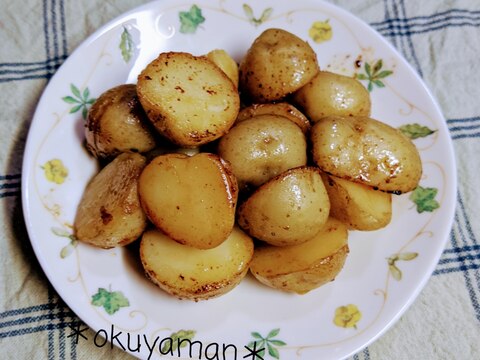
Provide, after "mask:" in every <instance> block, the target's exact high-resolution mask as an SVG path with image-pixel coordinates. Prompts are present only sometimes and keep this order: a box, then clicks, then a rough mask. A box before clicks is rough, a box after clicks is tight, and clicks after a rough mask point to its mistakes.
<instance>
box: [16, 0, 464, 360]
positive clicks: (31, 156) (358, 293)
mask: <svg viewBox="0 0 480 360" xmlns="http://www.w3.org/2000/svg"><path fill="white" fill-rule="evenodd" d="M193 4H196V5H193ZM249 4H250V5H249V6H248V5H244V3H243V2H238V1H221V0H219V1H214V0H210V1H208V0H198V1H195V3H189V2H181V4H180V3H179V2H178V1H173V0H164V1H158V2H152V3H149V4H146V5H145V6H142V7H139V8H137V9H134V10H132V11H130V12H128V13H126V14H125V15H123V16H121V17H119V18H118V19H116V20H114V21H112V22H110V23H109V24H107V25H105V26H104V27H102V28H101V29H100V30H98V31H97V32H96V33H95V34H93V35H92V36H91V37H89V38H88V39H87V40H86V41H85V42H84V43H83V44H82V45H81V46H80V47H79V48H78V49H77V50H76V51H75V52H74V53H73V54H72V55H71V56H70V57H69V58H68V60H67V61H65V63H64V64H63V65H62V67H61V68H60V69H59V70H58V72H57V73H56V74H55V76H54V77H53V78H52V79H51V81H50V82H49V84H48V86H47V88H46V90H45V92H44V94H43V96H42V98H41V100H40V102H39V104H38V108H37V110H36V113H35V117H34V119H33V123H32V126H31V129H30V133H29V137H28V143H27V147H26V152H25V158H24V167H23V179H22V186H23V207H24V212H25V218H26V221H27V227H28V230H29V234H30V238H31V242H32V245H33V248H34V250H35V253H36V255H37V257H38V259H39V261H40V263H41V265H42V267H43V269H44V271H45V273H46V274H47V276H48V278H49V280H50V281H51V283H52V284H53V285H54V287H55V289H56V290H57V291H58V293H59V294H60V296H61V297H62V298H63V299H64V300H65V302H66V303H67V304H68V305H69V306H70V307H71V309H72V310H73V311H74V312H75V313H76V314H77V315H78V316H79V317H80V318H81V319H82V320H83V321H84V322H85V323H86V324H87V325H88V326H90V327H91V328H92V329H94V330H95V331H97V332H98V333H99V335H103V336H105V335H107V338H108V339H109V340H112V338H111V335H112V333H111V330H112V326H113V329H114V333H118V332H119V331H122V334H120V335H119V336H118V337H117V338H116V340H114V341H113V343H114V344H115V345H118V346H120V344H119V343H122V345H123V346H124V347H125V348H127V340H128V335H130V339H131V340H132V343H131V346H130V347H131V348H132V347H133V345H134V344H135V343H136V339H137V337H136V336H137V335H140V341H141V342H142V344H143V346H142V347H141V351H140V352H135V351H133V352H132V353H133V354H134V355H135V356H138V357H142V358H147V357H148V356H149V352H150V351H149V350H148V347H147V344H146V343H145V341H147V342H148V344H149V345H150V346H151V345H152V344H153V343H154V341H155V339H156V343H155V350H154V353H153V355H152V357H151V358H159V357H160V355H159V349H160V350H161V349H163V350H165V351H166V350H168V346H167V345H166V344H167V343H168V342H169V341H170V340H168V338H169V337H171V336H172V334H174V333H176V334H177V336H180V337H185V336H186V337H190V338H192V340H196V341H199V342H201V343H202V344H203V348H202V352H203V353H204V355H205V351H207V352H208V353H209V354H210V355H209V357H210V358H213V355H214V353H215V351H217V350H218V352H219V353H218V354H219V357H218V358H222V352H223V347H224V346H225V347H227V349H226V358H227V359H234V358H237V359H242V358H243V357H244V356H247V355H248V354H249V352H248V350H247V349H246V348H245V346H248V345H249V344H250V347H251V342H252V341H253V340H261V338H264V339H266V340H265V341H266V342H264V343H263V345H264V346H265V345H266V346H267V349H268V350H269V351H267V352H266V353H265V355H264V358H265V359H272V358H280V359H293V358H302V359H320V358H322V359H326V358H329V359H333V358H335V359H336V358H343V357H346V356H349V355H352V354H354V353H355V352H357V351H359V350H360V349H362V348H363V347H365V346H367V345H368V344H369V343H371V342H372V341H374V340H375V339H376V338H377V337H378V336H380V335H381V334H382V333H383V332H384V331H385V330H386V329H387V328H388V327H389V326H391V325H392V324H393V323H394V321H395V320H397V319H398V317H399V316H400V315H401V314H402V313H403V312H404V311H405V310H406V309H407V307H408V306H409V305H410V304H411V302H412V301H413V300H414V298H415V297H416V295H417V294H418V293H419V291H420V290H421V288H422V287H423V286H424V284H425V283H426V281H427V280H428V278H429V276H430V275H431V273H432V271H433V269H434V267H435V265H436V263H437V261H438V259H439V257H440V254H441V252H442V250H443V247H444V244H445V241H446V239H447V237H448V234H449V230H450V227H451V223H452V219H453V211H454V206H455V194H456V190H455V189H456V180H455V176H456V175H455V174H456V172H455V164H454V160H453V150H452V144H451V141H450V138H449V134H448V130H447V127H446V124H445V120H444V118H443V117H442V115H441V113H440V111H439V109H438V106H437V105H436V103H435V102H434V100H433V99H432V97H431V96H430V94H429V92H428V91H427V90H426V88H425V87H424V85H423V83H422V82H421V80H420V79H419V78H418V77H417V76H416V74H415V73H414V71H412V69H411V68H410V67H409V66H408V65H407V63H406V62H405V61H404V60H403V59H402V58H401V56H400V55H399V54H398V53H397V52H396V51H395V50H394V49H393V48H392V47H391V46H390V45H389V44H387V42H386V41H385V40H384V39H382V38H381V37H380V36H379V35H378V34H377V33H376V32H375V31H373V30H372V29H371V28H369V27H368V26H367V25H366V24H364V23H363V22H361V21H359V20H358V19H357V18H355V17H354V16H352V15H350V14H349V13H347V12H345V11H343V10H341V9H339V8H337V7H334V6H332V5H330V4H327V3H323V2H321V1H316V0H312V1H309V0H302V1H295V2H293V1H286V0H284V1H278V0H276V1H273V0H269V1H262V2H261V3H259V2H253V1H250V2H249ZM314 25H315V26H314ZM312 26H313V27H316V28H317V30H316V31H313V33H311V32H310V30H311V28H312ZM270 27H280V28H284V29H286V30H289V31H291V32H293V33H295V34H297V35H298V36H300V37H301V38H303V39H305V40H308V41H309V43H310V44H311V45H312V47H313V48H314V50H315V51H316V52H317V54H318V59H319V62H320V66H321V68H323V69H326V70H331V71H335V72H339V73H342V74H346V75H354V74H364V76H363V77H362V75H359V76H360V78H361V79H363V80H361V81H362V83H363V84H364V85H365V86H366V87H368V84H369V83H370V84H371V85H370V86H371V96H372V102H373V110H372V111H373V114H372V115H373V117H375V118H378V119H381V120H383V121H385V122H387V123H389V124H391V125H393V126H395V127H399V126H402V125H406V124H419V125H421V126H425V127H426V128H428V129H431V130H434V133H432V134H430V135H427V136H424V137H420V138H418V139H416V140H414V142H415V144H416V145H417V146H418V148H419V149H420V153H421V158H422V161H423V167H424V175H423V177H422V180H421V183H420V186H421V187H422V188H423V191H420V192H419V193H418V194H417V195H418V199H419V201H417V203H418V206H417V204H416V203H414V202H413V201H412V200H411V199H410V194H405V195H402V196H397V197H395V200H394V204H393V210H394V216H393V220H392V223H391V224H390V225H389V226H388V227H387V228H385V229H384V230H381V231H376V232H369V233H360V232H351V235H350V240H349V243H350V249H351V253H350V256H349V257H348V260H347V262H346V265H345V268H344V270H343V271H342V272H341V274H340V275H339V276H338V278H337V279H336V281H334V282H333V283H330V284H328V285H326V286H324V287H322V288H320V289H318V290H315V291H312V292H311V293H309V294H307V295H303V296H298V295H292V294H285V293H282V292H278V291H275V290H271V289H269V288H266V287H264V286H261V285H259V284H258V283H256V282H255V280H253V279H252V278H250V277H248V278H247V279H245V280H244V281H243V282H242V283H241V284H240V286H238V287H237V288H236V289H234V290H233V291H231V292H230V293H228V294H227V295H225V296H223V297H220V298H217V299H213V300H209V301H203V302H198V303H195V302H190V301H179V300H176V299H175V298H173V297H170V296H167V295H165V294H164V293H163V292H162V291H161V290H159V289H158V288H156V287H155V286H154V285H152V284H151V283H150V282H148V281H147V280H146V279H145V277H144V276H143V273H142V270H141V267H140V266H139V263H138V260H137V256H136V254H135V253H134V251H131V250H125V249H112V250H100V249H95V248H92V247H90V246H85V245H83V244H76V243H75V242H74V241H72V238H71V237H70V235H71V233H72V230H71V229H72V221H73V218H74V214H75V209H76V206H77V204H78V201H79V199H80V196H81V194H82V191H83V189H84V187H85V185H86V183H87V181H88V180H89V179H90V178H91V176H92V175H93V174H94V173H95V171H96V170H97V166H96V162H95V161H94V160H93V159H92V158H91V157H90V156H89V155H88V154H87V153H86V151H85V150H84V148H83V146H82V141H83V136H84V135H83V123H84V120H83V114H82V113H83V109H84V108H86V107H88V106H90V105H89V103H90V102H91V101H90V102H89V101H88V100H91V99H92V98H95V97H98V96H99V95H100V94H101V93H102V92H103V91H104V90H106V89H108V88H110V87H112V86H114V85H117V84H122V83H129V82H135V81H136V76H137V74H138V73H139V72H140V70H141V69H142V68H143V67H144V66H145V65H146V64H147V63H148V62H149V61H150V60H152V59H153V58H154V57H156V56H157V55H158V53H160V52H162V51H169V50H182V51H189V52H192V53H194V54H204V53H206V52H208V51H209V50H211V49H213V48H223V49H225V50H227V51H228V52H229V53H230V54H231V55H232V56H233V57H234V58H235V59H236V60H240V59H241V57H242V55H243V54H244V53H245V51H246V49H247V48H248V47H249V45H250V44H251V43H252V41H253V39H254V38H255V37H256V36H257V35H258V34H260V33H261V32H262V31H263V30H265V29H266V28H270ZM315 35H318V39H319V40H321V41H320V42H315V41H314V39H313V38H312V36H313V37H315ZM329 35H331V38H330V39H328V38H329ZM122 49H123V51H122ZM379 60H381V62H379ZM367 64H369V66H370V77H371V79H370V80H371V81H370V80H368V79H365V78H366V77H368V76H367V75H366V68H367V67H368V65H367ZM375 64H377V69H376V70H377V71H376V72H374V70H375V69H374V68H375ZM380 65H381V68H380ZM384 71H387V72H384ZM77 90H78V91H77ZM67 96H70V97H67ZM82 103H83V105H82ZM423 130H425V129H423ZM423 135H425V134H423ZM420 210H423V211H422V212H419V211H420ZM398 254H400V255H398ZM342 311H343V313H344V314H343V315H344V318H343V322H342V321H337V322H335V321H334V319H335V318H337V320H339V319H340V318H339V315H338V314H339V313H341V312H342ZM336 314H337V315H336ZM180 330H183V332H179V331H180ZM99 339H100V337H98V338H97V339H96V340H97V344H101V343H102V342H101V341H99ZM80 341H82V339H80ZM89 341H93V339H89ZM161 341H162V343H161V346H159V344H160V342H161ZM228 345H230V346H228ZM199 347H200V343H197V344H194V345H193V346H192V348H191V349H189V346H186V347H182V348H179V349H180V350H179V349H176V350H175V351H174V352H173V356H172V357H173V358H179V357H182V358H189V356H190V355H189V353H188V351H189V350H192V351H193V353H192V355H193V358H195V354H196V353H197V352H198V351H199V350H198V349H199ZM127 350H128V349H127ZM172 351H173V350H172ZM179 351H180V353H178V352H179ZM179 355H180V356H179ZM235 355H236V357H235ZM202 358H205V356H202ZM249 359H253V357H249ZM257 359H259V358H258V357H257Z"/></svg>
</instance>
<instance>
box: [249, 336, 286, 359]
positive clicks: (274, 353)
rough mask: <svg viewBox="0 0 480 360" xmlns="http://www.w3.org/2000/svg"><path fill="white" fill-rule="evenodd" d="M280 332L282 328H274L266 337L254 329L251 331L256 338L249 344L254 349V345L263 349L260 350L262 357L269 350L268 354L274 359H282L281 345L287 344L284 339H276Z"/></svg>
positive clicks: (259, 353)
mask: <svg viewBox="0 0 480 360" xmlns="http://www.w3.org/2000/svg"><path fill="white" fill-rule="evenodd" d="M279 333H280V329H273V330H272V331H270V332H269V333H268V335H267V336H266V337H263V336H262V335H260V333H258V332H256V331H254V332H252V333H251V335H252V337H253V338H254V340H253V341H251V342H250V343H249V344H248V345H247V346H248V347H249V348H250V349H253V348H254V346H255V347H256V349H263V350H261V351H259V352H258V355H260V356H261V357H262V358H264V356H265V352H266V351H267V350H268V355H270V356H271V357H272V358H274V359H280V352H279V351H278V349H277V348H278V347H279V346H285V345H287V344H286V343H285V342H284V341H282V340H278V339H275V337H276V336H277V335H278V334H279Z"/></svg>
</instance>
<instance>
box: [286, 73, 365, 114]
mask: <svg viewBox="0 0 480 360" xmlns="http://www.w3.org/2000/svg"><path fill="white" fill-rule="evenodd" d="M293 101H294V103H295V104H297V105H298V106H299V107H300V108H301V109H302V110H303V112H304V113H305V115H307V117H308V118H309V119H310V120H311V121H312V122H317V121H318V120H320V119H321V118H323V117H325V116H330V115H339V116H370V111H371V102H370V93H369V92H368V90H367V89H365V87H364V86H363V85H362V84H361V83H360V82H359V81H358V80H357V79H354V78H352V77H348V76H344V75H339V74H335V73H332V72H329V71H320V72H319V73H318V74H317V75H316V76H315V77H314V78H313V79H312V80H311V81H310V82H309V83H308V84H306V85H305V86H303V87H302V88H301V89H300V90H298V91H297V92H296V93H295V95H294V96H293Z"/></svg>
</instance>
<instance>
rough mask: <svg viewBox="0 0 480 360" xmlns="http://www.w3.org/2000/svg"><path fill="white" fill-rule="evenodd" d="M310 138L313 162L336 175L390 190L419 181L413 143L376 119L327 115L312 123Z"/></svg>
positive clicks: (419, 164) (418, 161)
mask: <svg viewBox="0 0 480 360" xmlns="http://www.w3.org/2000/svg"><path fill="white" fill-rule="evenodd" d="M311 141H312V154H313V159H314V161H315V163H316V164H317V165H318V166H319V167H320V168H321V169H322V170H323V171H325V172H326V173H329V174H332V175H334V176H337V177H339V178H342V179H346V180H350V181H354V182H359V183H362V184H365V185H368V186H372V187H375V188H378V189H380V190H383V191H388V192H393V193H406V192H409V191H412V190H414V189H415V188H416V187H417V185H418V182H419V181H420V177H421V175H422V162H421V159H420V155H419V153H418V150H417V148H416V147H415V145H414V144H413V143H412V141H411V140H410V139H408V138H407V137H406V136H404V135H403V134H402V133H401V132H400V131H399V130H397V129H395V128H393V127H391V126H389V125H387V124H385V123H383V122H380V121H378V120H374V119H371V118H368V117H348V118H347V117H340V116H329V117H326V118H323V119H321V120H320V121H318V122H317V123H316V124H315V125H314V126H313V127H312V131H311Z"/></svg>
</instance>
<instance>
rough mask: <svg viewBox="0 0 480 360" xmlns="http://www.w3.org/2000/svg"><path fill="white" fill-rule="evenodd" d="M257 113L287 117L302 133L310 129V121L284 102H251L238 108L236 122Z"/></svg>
mask: <svg viewBox="0 0 480 360" xmlns="http://www.w3.org/2000/svg"><path fill="white" fill-rule="evenodd" d="M258 115H277V116H282V117H284V118H287V119H289V120H291V121H293V122H294V123H295V124H297V125H298V126H299V127H300V129H302V131H303V133H304V134H307V133H308V132H309V131H310V128H311V126H310V121H309V120H308V119H307V117H306V116H305V115H303V114H302V112H301V111H300V110H298V109H297V108H296V107H295V106H293V105H291V104H289V103H286V102H279V103H268V104H253V105H250V106H247V107H245V108H243V109H241V110H240V112H239V113H238V116H237V120H236V123H239V122H241V121H243V120H247V119H250V118H253V117H255V116H258Z"/></svg>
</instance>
